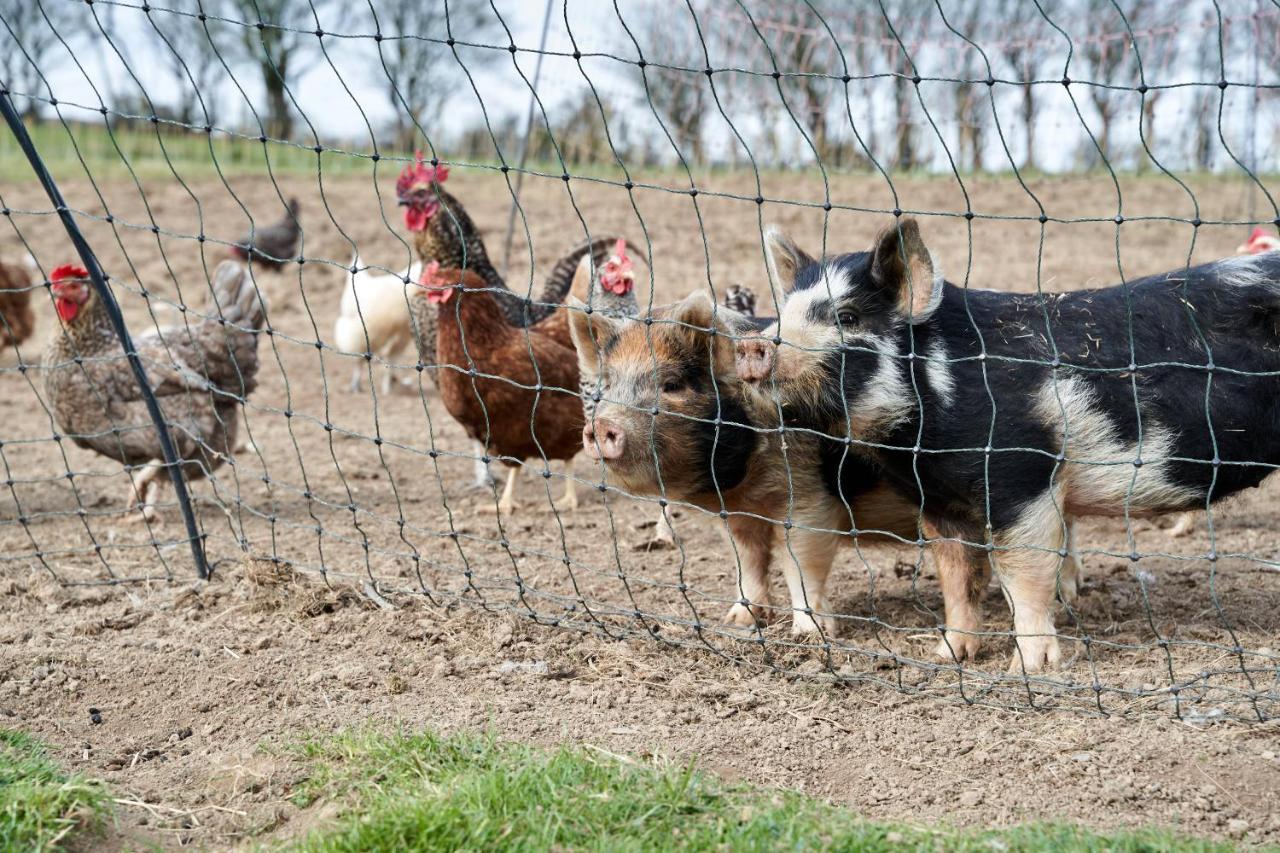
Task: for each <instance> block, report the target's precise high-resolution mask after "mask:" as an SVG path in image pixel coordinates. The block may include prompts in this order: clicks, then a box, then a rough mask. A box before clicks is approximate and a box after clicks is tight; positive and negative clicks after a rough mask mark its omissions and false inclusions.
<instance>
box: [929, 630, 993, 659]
mask: <svg viewBox="0 0 1280 853" xmlns="http://www.w3.org/2000/svg"><path fill="white" fill-rule="evenodd" d="M981 646H982V638H981V637H979V636H977V635H975V634H970V633H966V632H963V631H947V633H946V638H945V639H943V640H941V641H939V643H938V645H937V646H935V647H934V650H933V653H934V655H935V656H937V657H938V658H939V659H941V660H944V661H946V662H947V663H964V662H965V661H966V660H971V661H973V660H977V659H978V649H979V648H981Z"/></svg>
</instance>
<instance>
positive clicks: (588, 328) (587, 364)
mask: <svg viewBox="0 0 1280 853" xmlns="http://www.w3.org/2000/svg"><path fill="white" fill-rule="evenodd" d="M565 307H566V308H567V309H568V310H569V337H571V338H572V339H573V346H574V349H576V350H577V351H578V369H579V370H580V371H581V372H583V373H589V374H596V373H598V372H599V368H600V364H601V362H602V361H604V348H605V346H606V345H607V344H608V343H609V342H610V341H612V340H613V339H614V338H616V337H617V336H618V328H619V323H618V321H616V320H613V319H611V318H609V317H606V316H604V315H603V314H601V313H600V312H599V311H593V310H592V309H590V308H588V307H587V304H586V303H585V302H583V301H582V300H581V299H579V298H578V297H576V296H573V295H572V294H570V296H569V299H568V300H567V301H566V302H565Z"/></svg>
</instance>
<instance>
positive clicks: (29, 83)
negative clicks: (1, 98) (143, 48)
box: [0, 0, 86, 119]
mask: <svg viewBox="0 0 1280 853" xmlns="http://www.w3.org/2000/svg"><path fill="white" fill-rule="evenodd" d="M85 8H86V7H84V6H83V5H80V4H75V5H72V4H70V3H64V2H60V0H43V2H38V0H0V33H5V34H6V35H7V36H8V37H7V38H5V39H4V41H5V42H6V44H5V46H4V47H3V48H0V73H3V75H4V79H3V80H0V83H3V84H4V86H5V87H6V88H8V89H10V90H11V91H13V92H20V93H22V94H24V95H31V96H36V97H47V96H48V92H47V91H44V89H43V86H42V85H41V77H40V75H41V72H42V71H47V70H48V64H49V62H50V60H51V58H52V57H53V56H54V55H55V51H56V50H57V48H58V47H59V44H60V43H59V41H58V34H61V35H62V37H63V38H64V39H66V40H67V41H71V40H72V35H73V33H72V30H73V29H75V27H76V26H77V24H78V23H79V21H78V18H79V17H80V16H81V15H83V14H84V11H85ZM10 39H12V41H10ZM17 100H18V101H19V102H20V101H22V99H17ZM19 102H15V104H14V106H15V107H18V108H19V109H20V110H21V111H22V114H23V116H24V117H25V118H29V119H35V118H36V117H38V116H39V113H40V101H38V100H34V99H32V98H27V99H25V102H22V103H19Z"/></svg>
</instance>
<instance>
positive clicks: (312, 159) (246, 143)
mask: <svg viewBox="0 0 1280 853" xmlns="http://www.w3.org/2000/svg"><path fill="white" fill-rule="evenodd" d="M27 131H28V133H30V134H31V137H32V140H33V141H34V142H35V144H36V148H37V149H38V150H39V151H40V154H41V156H42V157H43V158H44V160H45V164H46V165H47V166H48V168H49V170H50V171H51V172H52V173H53V176H54V179H55V180H58V181H63V180H69V179H79V178H83V177H85V169H86V167H87V168H88V171H89V172H90V173H91V174H92V175H93V177H94V179H95V180H96V179H127V178H129V177H130V170H132V172H133V173H134V174H136V175H137V176H138V177H139V178H140V179H144V180H145V179H165V178H169V179H172V177H173V173H174V172H177V173H178V175H179V176H180V177H182V178H183V179H184V180H188V179H189V180H199V179H208V178H213V177H216V176H217V174H218V172H219V171H221V172H222V173H223V174H224V175H226V176H228V177H234V176H237V175H256V176H265V175H266V174H267V173H268V162H269V163H270V169H271V171H272V172H273V173H275V174H278V175H283V176H287V175H315V174H317V170H321V171H323V174H324V175H326V176H327V177H336V176H346V175H358V176H369V177H371V176H372V175H373V174H374V172H373V169H374V163H373V161H372V160H371V159H370V158H369V155H371V154H372V153H373V149H372V147H371V146H370V144H369V141H368V140H367V139H364V140H362V141H352V142H350V143H346V144H335V143H332V142H331V141H327V142H326V150H325V151H324V152H323V153H322V154H320V155H317V154H316V153H315V152H314V151H313V150H311V148H310V147H309V146H310V145H311V140H310V139H308V138H307V132H306V130H305V128H302V127H300V128H298V129H297V130H296V131H295V134H294V142H296V143H298V144H290V143H283V142H275V141H272V142H267V143H265V144H263V143H261V142H258V141H257V140H256V139H253V138H246V137H244V136H237V135H232V134H229V133H227V132H225V131H222V130H219V131H215V132H214V133H212V134H208V135H206V134H205V133H203V132H202V131H200V130H198V129H190V130H188V129H186V128H182V127H177V126H174V125H170V124H163V123H162V124H159V125H157V126H155V127H154V128H151V127H148V126H147V125H146V124H145V123H144V124H138V123H121V122H118V121H117V122H114V123H113V126H112V130H111V132H110V133H108V131H107V128H106V126H105V125H104V124H102V123H101V122H99V121H93V120H90V121H69V122H68V124H67V125H66V126H63V125H62V123H60V122H57V121H49V120H44V121H40V122H37V123H28V125H27ZM330 146H333V147H336V148H338V149H341V150H339V151H330V150H328V148H329V147H330ZM347 152H350V153H347ZM381 153H382V155H383V156H386V157H401V158H406V157H408V156H409V154H410V152H407V151H395V150H389V149H383V150H382V151H381ZM445 156H450V155H449V152H446V153H445ZM81 158H83V160H84V163H83V164H82V163H81ZM460 159H462V160H464V161H468V160H470V159H472V158H467V157H461V158H460ZM475 162H476V163H477V164H481V163H482V164H483V165H487V166H491V167H493V168H494V169H496V168H498V166H499V165H500V164H499V163H498V162H497V160H496V158H494V157H492V156H487V157H481V158H478V159H476V160H475ZM400 165H401V164H400V163H399V162H389V163H384V164H382V165H381V167H380V169H379V172H378V174H379V175H380V176H382V177H387V176H388V175H393V174H395V173H397V172H399V169H400ZM630 165H631V167H632V168H631V177H632V179H634V180H636V181H638V182H641V183H658V184H663V185H671V186H683V185H684V182H685V177H684V169H683V167H680V166H677V165H668V166H662V167H657V166H649V167H642V166H639V165H637V164H635V163H632V164H630ZM758 165H759V167H760V172H761V175H762V176H766V177H767V176H770V175H779V174H782V175H791V174H794V173H793V172H791V171H790V170H786V169H779V168H778V167H777V166H776V164H774V163H771V162H764V161H761V162H759V163H758ZM527 168H528V169H529V170H531V171H533V172H538V173H544V174H548V175H559V174H560V172H561V166H560V164H559V163H558V162H550V161H547V162H539V161H533V162H530V163H529V164H528V166H527ZM693 171H694V176H695V179H697V180H700V181H701V180H706V179H707V178H708V177H709V176H717V175H725V174H747V173H749V171H750V166H749V165H748V164H747V163H746V162H743V163H739V164H738V165H736V166H731V165H725V164H707V163H702V164H698V165H697V166H696V167H695V168H694V170H693ZM805 171H806V172H807V173H808V174H811V175H813V176H817V175H818V171H817V169H816V168H814V167H807V168H806V169H805ZM828 171H829V173H830V174H832V175H840V174H850V173H853V174H864V175H875V174H876V173H874V172H873V171H871V170H869V169H866V168H863V169H855V170H853V171H852V172H850V171H849V170H848V169H829V170H828ZM570 172H571V173H572V174H573V175H576V176H578V177H582V178H602V179H606V180H611V181H621V180H623V173H622V172H621V170H620V169H619V168H618V167H617V164H616V163H614V162H613V161H612V160H609V161H607V162H600V163H575V164H572V165H571V166H570ZM1082 174H1091V175H1092V176H1093V177H1099V176H1103V175H1104V174H1105V173H1104V172H1102V171H1100V170H1094V171H1093V172H1091V173H1068V174H1061V175H1050V174H1046V173H1042V172H1039V171H1036V170H1024V171H1023V172H1022V177H1023V178H1024V179H1027V180H1038V179H1044V178H1070V177H1080V176H1081V175H1082ZM1178 174H1179V175H1180V176H1181V177H1183V178H1185V179H1189V180H1197V179H1203V180H1218V181H1220V180H1223V179H1224V178H1225V177H1228V176H1226V175H1210V174H1197V173H1184V172H1178ZM1122 175H1123V177H1124V178H1125V179H1134V178H1158V179H1160V180H1167V178H1165V177H1164V176H1163V174H1161V173H1159V172H1154V171H1146V172H1142V173H1137V174H1135V173H1132V172H1125V173H1122ZM893 176H894V178H895V179H901V178H911V179H913V180H944V181H945V180H951V179H952V175H951V174H950V173H949V172H929V171H923V170H908V171H895V172H894V173H893ZM963 177H964V178H965V179H966V180H969V179H976V180H987V179H989V180H1012V179H1013V176H1012V173H1011V172H1008V171H1003V172H999V171H997V172H983V173H979V174H974V173H968V172H966V173H964V174H963ZM1230 177H1232V178H1233V179H1239V178H1242V176H1240V175H1236V174H1235V173H1232V175H1231V176H1230ZM1260 177H1263V178H1264V179H1265V180H1268V181H1270V180H1274V179H1275V177H1276V176H1274V175H1262V176H1260ZM0 179H3V180H13V181H22V180H33V176H32V173H31V168H30V166H29V165H28V164H27V160H26V157H25V156H24V155H23V154H22V151H21V150H20V149H19V148H18V144H17V142H16V141H15V140H14V138H13V136H12V134H9V133H0Z"/></svg>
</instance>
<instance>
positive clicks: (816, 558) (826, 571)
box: [782, 529, 840, 638]
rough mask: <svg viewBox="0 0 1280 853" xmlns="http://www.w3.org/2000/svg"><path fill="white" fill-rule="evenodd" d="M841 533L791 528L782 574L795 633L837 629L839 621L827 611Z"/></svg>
mask: <svg viewBox="0 0 1280 853" xmlns="http://www.w3.org/2000/svg"><path fill="white" fill-rule="evenodd" d="M839 545H840V537H839V535H838V534H835V533H824V532H820V531H818V530H795V529H793V530H791V531H790V535H789V536H788V537H787V538H786V540H785V548H786V552H787V553H784V554H783V555H782V574H783V576H784V577H785V578H786V579H787V590H788V592H790V594H791V614H792V615H791V633H792V634H793V635H794V636H804V635H809V634H825V635H826V637H827V638H830V637H832V636H833V635H834V633H835V628H836V623H835V619H834V617H832V616H831V615H830V614H829V613H827V612H826V611H827V610H828V607H827V598H826V592H827V576H828V575H830V574H831V561H832V560H834V559H835V556H836V549H837V548H838V547H839Z"/></svg>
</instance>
